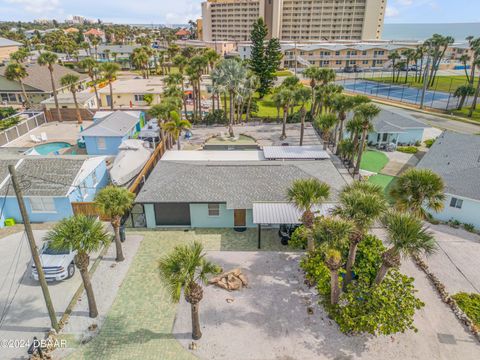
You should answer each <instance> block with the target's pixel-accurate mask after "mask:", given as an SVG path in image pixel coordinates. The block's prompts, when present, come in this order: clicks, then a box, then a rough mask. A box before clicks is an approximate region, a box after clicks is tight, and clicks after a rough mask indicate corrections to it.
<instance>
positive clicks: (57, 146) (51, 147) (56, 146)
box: [27, 141, 72, 155]
mask: <svg viewBox="0 0 480 360" xmlns="http://www.w3.org/2000/svg"><path fill="white" fill-rule="evenodd" d="M70 147H72V145H70V144H69V143H67V142H61V141H58V142H51V143H47V144H41V145H37V146H35V147H33V148H32V149H30V150H28V151H27V154H28V155H37V154H38V155H48V154H52V153H54V152H56V151H59V150H62V149H68V148H70Z"/></svg>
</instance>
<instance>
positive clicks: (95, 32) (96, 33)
mask: <svg viewBox="0 0 480 360" xmlns="http://www.w3.org/2000/svg"><path fill="white" fill-rule="evenodd" d="M83 36H85V41H88V42H90V41H91V40H90V37H96V38H99V39H100V41H101V42H102V43H104V42H106V41H107V39H106V37H105V33H104V32H103V31H102V30H99V29H94V28H92V29H90V30H88V31H85V32H84V33H83Z"/></svg>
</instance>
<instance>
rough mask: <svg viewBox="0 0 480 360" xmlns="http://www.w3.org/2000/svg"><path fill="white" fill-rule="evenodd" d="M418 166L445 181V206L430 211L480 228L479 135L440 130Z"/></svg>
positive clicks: (442, 218)
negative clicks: (435, 210) (441, 131)
mask: <svg viewBox="0 0 480 360" xmlns="http://www.w3.org/2000/svg"><path fill="white" fill-rule="evenodd" d="M417 168H420V169H431V170H432V171H434V172H435V173H437V174H438V175H440V176H441V177H442V179H443V181H444V182H445V195H446V198H445V202H444V209H443V210H442V211H441V212H439V213H432V215H433V216H434V217H435V218H437V219H439V220H442V221H448V220H458V221H460V222H462V223H466V224H472V225H474V226H475V227H476V228H477V229H480V136H477V135H466V134H458V133H454V132H450V131H446V132H444V133H442V134H441V135H440V136H439V137H438V138H437V140H436V141H435V143H434V144H433V145H432V147H431V148H430V149H429V151H428V152H427V154H426V155H425V156H424V157H423V158H422V160H420V162H419V163H418V164H417Z"/></svg>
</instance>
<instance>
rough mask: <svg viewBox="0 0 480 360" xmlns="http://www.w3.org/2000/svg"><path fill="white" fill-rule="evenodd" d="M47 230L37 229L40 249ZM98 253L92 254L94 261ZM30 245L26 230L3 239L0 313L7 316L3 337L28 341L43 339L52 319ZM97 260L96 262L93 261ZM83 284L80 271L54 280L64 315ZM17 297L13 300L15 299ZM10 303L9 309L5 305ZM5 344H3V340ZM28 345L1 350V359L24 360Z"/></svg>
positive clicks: (58, 307) (0, 326)
mask: <svg viewBox="0 0 480 360" xmlns="http://www.w3.org/2000/svg"><path fill="white" fill-rule="evenodd" d="M46 233H47V231H46V230H35V231H34V235H35V240H36V243H37V246H38V247H39V248H40V247H41V244H42V238H43V237H44V236H45V234H46ZM95 258H96V256H93V257H92V260H94V259H95ZM30 259H31V255H30V248H29V247H28V241H27V239H26V237H25V236H23V232H20V233H15V234H12V235H9V236H7V237H4V238H2V239H0V274H2V276H1V277H0V312H1V313H0V315H1V314H2V313H3V312H4V309H6V310H5V311H6V316H5V319H4V321H3V322H1V324H0V340H2V341H5V340H11V341H15V340H16V341H19V342H23V343H26V342H27V341H31V339H32V338H33V337H34V336H36V337H38V338H39V339H41V338H43V336H44V333H45V332H46V331H48V330H49V329H50V320H49V317H48V313H47V310H46V307H45V302H44V300H43V295H42V290H41V288H40V286H39V285H38V282H37V281H35V280H34V279H33V278H31V276H30V271H29V264H30ZM91 263H93V261H92V262H91ZM80 284H81V277H80V274H79V272H78V271H76V272H75V275H74V276H73V277H72V278H71V279H68V280H65V281H61V282H50V283H49V290H50V295H51V297H52V301H53V305H54V308H55V311H56V313H57V317H58V318H60V317H61V316H62V314H63V312H64V310H65V309H66V307H67V305H68V303H69V302H70V300H71V298H72V296H73V294H74V293H75V291H76V290H77V288H78V287H79V285H80ZM12 298H13V300H12ZM5 306H6V308H5ZM2 344H3V343H2ZM27 348H28V346H27V347H13V348H2V349H0V358H1V359H21V358H23V357H24V356H25V357H26V355H27Z"/></svg>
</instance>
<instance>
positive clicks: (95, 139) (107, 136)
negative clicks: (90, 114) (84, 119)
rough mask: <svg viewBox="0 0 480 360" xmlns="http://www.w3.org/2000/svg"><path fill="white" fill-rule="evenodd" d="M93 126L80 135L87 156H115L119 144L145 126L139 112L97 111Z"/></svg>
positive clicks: (141, 114) (142, 115)
mask: <svg viewBox="0 0 480 360" xmlns="http://www.w3.org/2000/svg"><path fill="white" fill-rule="evenodd" d="M93 121H94V123H93V125H91V126H90V127H88V128H87V129H85V130H83V131H82V132H81V133H80V135H81V136H82V137H83V140H84V141H85V145H86V149H87V154H88V155H117V154H118V147H119V146H120V144H121V143H122V142H123V141H124V140H126V139H129V138H132V137H135V136H136V135H137V134H138V132H139V131H140V130H141V129H142V127H143V126H144V125H145V114H144V113H143V112H141V111H120V110H117V111H114V112H112V111H98V112H97V113H96V114H95V116H94V118H93Z"/></svg>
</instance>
